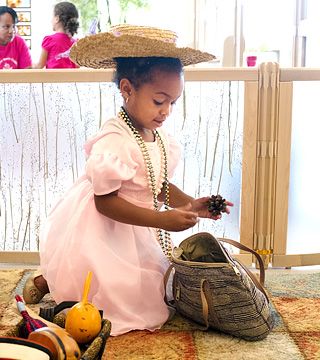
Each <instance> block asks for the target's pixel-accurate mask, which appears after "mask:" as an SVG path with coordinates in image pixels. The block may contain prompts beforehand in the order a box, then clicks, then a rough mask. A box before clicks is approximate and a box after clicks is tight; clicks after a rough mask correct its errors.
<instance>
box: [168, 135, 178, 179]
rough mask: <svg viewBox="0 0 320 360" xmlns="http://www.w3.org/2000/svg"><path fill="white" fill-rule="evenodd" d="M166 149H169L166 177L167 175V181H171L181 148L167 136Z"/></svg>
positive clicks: (171, 137) (172, 138)
mask: <svg viewBox="0 0 320 360" xmlns="http://www.w3.org/2000/svg"><path fill="white" fill-rule="evenodd" d="M168 147H169V157H168V159H169V160H168V175H169V179H171V178H172V177H173V175H174V171H175V169H176V167H177V166H178V163H179V161H180V157H181V147H180V144H179V143H178V142H177V141H176V140H175V139H174V137H173V136H171V135H168Z"/></svg>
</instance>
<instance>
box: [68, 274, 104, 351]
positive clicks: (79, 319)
mask: <svg viewBox="0 0 320 360" xmlns="http://www.w3.org/2000/svg"><path fill="white" fill-rule="evenodd" d="M91 278H92V272H91V271H89V272H88V275H87V278H86V281H85V284H84V290H83V296H82V300H81V301H80V302H78V303H77V304H75V305H73V306H72V308H71V309H70V310H69V311H68V313H67V316H66V323H65V329H66V331H67V332H68V333H69V334H70V335H71V336H72V337H73V338H74V339H75V340H76V342H77V343H79V344H87V343H89V342H90V341H91V340H93V339H94V338H95V337H96V336H97V335H98V334H99V332H100V330H101V316H100V313H99V310H98V309H97V308H96V307H95V306H94V305H93V304H92V303H90V302H88V293H89V289H90V284H91Z"/></svg>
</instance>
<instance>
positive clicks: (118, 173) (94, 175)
mask: <svg viewBox="0 0 320 360" xmlns="http://www.w3.org/2000/svg"><path fill="white" fill-rule="evenodd" d="M89 148H90V150H89V153H88V150H87V153H88V158H87V163H86V175H87V177H88V179H89V181H90V182H91V183H92V186H93V191H94V193H95V194H96V195H105V194H109V193H111V192H113V191H116V190H118V189H120V187H121V183H122V182H123V181H127V180H130V179H132V178H133V177H134V176H135V174H136V172H137V167H138V164H137V162H136V161H135V160H134V151H133V147H132V146H131V145H130V143H128V142H126V140H125V139H124V138H123V136H121V135H120V134H117V133H106V134H104V135H102V136H100V137H99V138H98V139H97V141H96V142H95V143H93V144H92V143H91V144H90V146H89ZM87 149H88V148H87Z"/></svg>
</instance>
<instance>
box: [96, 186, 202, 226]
mask: <svg viewBox="0 0 320 360" xmlns="http://www.w3.org/2000/svg"><path fill="white" fill-rule="evenodd" d="M94 201H95V205H96V208H97V210H98V211H99V212H100V213H101V214H103V215H104V216H107V217H108V218H110V219H113V220H115V221H119V222H122V223H125V224H131V225H137V226H146V227H153V228H160V229H164V230H168V231H182V230H186V229H189V228H190V227H192V226H194V225H195V224H196V223H197V214H196V213H194V212H192V211H191V206H186V207H184V208H183V207H182V208H180V209H174V210H169V211H156V210H152V209H146V208H142V207H139V206H136V205H134V204H132V203H130V202H128V201H126V200H125V199H122V198H121V197H119V196H118V195H117V192H113V193H111V194H107V195H100V196H97V195H94Z"/></svg>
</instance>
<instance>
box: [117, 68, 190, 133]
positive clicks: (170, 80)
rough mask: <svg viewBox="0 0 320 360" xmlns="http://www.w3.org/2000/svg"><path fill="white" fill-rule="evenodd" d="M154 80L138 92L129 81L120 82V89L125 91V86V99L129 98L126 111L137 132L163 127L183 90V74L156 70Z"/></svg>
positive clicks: (142, 86)
mask: <svg viewBox="0 0 320 360" xmlns="http://www.w3.org/2000/svg"><path fill="white" fill-rule="evenodd" d="M152 78H153V81H152V82H150V83H146V84H143V85H141V86H140V87H139V88H138V89H137V90H136V89H134V87H133V86H132V85H131V83H130V82H129V81H128V80H127V79H123V80H121V82H120V89H121V90H123V88H122V87H123V86H124V89H125V91H122V94H123V95H124V98H129V99H128V101H127V102H126V103H125V109H126V111H127V113H128V115H129V116H130V119H131V120H132V122H133V125H134V126H135V128H136V129H137V130H142V131H144V130H146V129H147V130H155V129H156V128H159V127H160V126H162V124H163V123H164V121H165V120H166V118H167V117H168V116H169V115H170V114H171V112H172V107H173V105H174V104H175V103H176V101H177V100H178V98H179V97H180V95H181V93H182V90H183V86H184V80H183V75H181V74H176V73H172V72H164V71H159V70H156V71H155V72H154V73H153V76H152ZM123 82H124V83H123ZM126 86H128V87H129V88H126ZM128 95H129V96H128Z"/></svg>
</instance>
